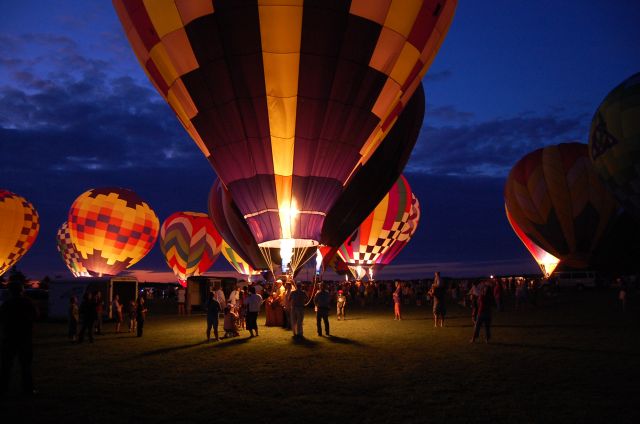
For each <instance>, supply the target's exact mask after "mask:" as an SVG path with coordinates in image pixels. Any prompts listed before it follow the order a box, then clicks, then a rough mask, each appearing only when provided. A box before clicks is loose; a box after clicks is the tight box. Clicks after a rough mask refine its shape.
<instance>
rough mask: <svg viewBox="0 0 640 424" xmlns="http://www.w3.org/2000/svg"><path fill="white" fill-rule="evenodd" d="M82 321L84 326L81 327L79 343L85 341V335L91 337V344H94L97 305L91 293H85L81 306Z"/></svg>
mask: <svg viewBox="0 0 640 424" xmlns="http://www.w3.org/2000/svg"><path fill="white" fill-rule="evenodd" d="M80 319H81V320H82V324H81V326H80V334H79V335H78V343H82V342H83V341H84V333H85V332H86V333H87V334H88V335H89V343H93V327H94V326H95V323H96V304H95V302H94V301H93V294H91V292H89V291H88V292H85V294H84V297H83V299H82V303H81V304H80Z"/></svg>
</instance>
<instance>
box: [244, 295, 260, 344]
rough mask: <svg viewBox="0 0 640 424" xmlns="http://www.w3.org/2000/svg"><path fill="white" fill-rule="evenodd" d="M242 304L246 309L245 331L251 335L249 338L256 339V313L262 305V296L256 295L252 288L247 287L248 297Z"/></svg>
mask: <svg viewBox="0 0 640 424" xmlns="http://www.w3.org/2000/svg"><path fill="white" fill-rule="evenodd" d="M244 304H245V306H246V308H247V330H249V333H250V334H251V336H250V337H258V313H259V312H260V305H262V296H260V295H257V294H256V288H255V287H254V286H250V287H249V296H247V297H246V298H245V300H244ZM254 331H255V332H256V334H255V335H254V334H253V332H254Z"/></svg>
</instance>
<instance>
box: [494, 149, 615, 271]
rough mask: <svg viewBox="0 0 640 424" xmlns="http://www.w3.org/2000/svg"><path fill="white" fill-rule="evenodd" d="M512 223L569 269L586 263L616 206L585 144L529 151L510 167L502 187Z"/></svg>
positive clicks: (586, 264) (582, 266)
mask: <svg viewBox="0 0 640 424" xmlns="http://www.w3.org/2000/svg"><path fill="white" fill-rule="evenodd" d="M504 198H505V205H506V208H507V209H508V211H509V214H510V215H511V218H512V221H513V222H514V223H515V224H517V226H518V227H519V228H520V229H521V230H522V232H523V233H524V234H525V235H526V237H527V238H529V239H530V240H532V241H533V242H534V243H535V244H536V245H538V246H539V247H540V248H542V249H543V250H544V251H546V252H548V253H549V254H551V255H553V256H555V257H556V258H558V259H560V260H561V261H562V262H563V263H564V264H565V265H567V266H569V267H577V268H584V267H587V266H588V265H589V263H590V261H591V259H592V256H593V252H594V251H595V250H596V249H597V247H598V243H599V242H600V240H601V239H602V236H603V234H604V233H605V231H606V230H607V228H608V226H609V224H610V222H611V220H612V218H613V217H614V215H615V213H616V210H617V204H616V201H615V199H614V198H613V196H612V195H611V193H610V192H609V190H607V188H606V187H605V186H604V184H603V183H602V182H601V181H600V178H599V177H598V175H597V174H596V171H595V168H594V167H593V165H592V164H591V161H590V160H589V152H588V148H587V145H586V144H580V143H564V144H559V145H554V146H548V147H545V148H542V149H538V150H535V151H533V152H531V153H529V154H527V155H526V156H524V157H523V158H522V159H520V160H519V161H518V162H517V163H516V164H515V166H514V167H513V168H512V169H511V172H510V173H509V176H508V178H507V183H506V186H505V191H504Z"/></svg>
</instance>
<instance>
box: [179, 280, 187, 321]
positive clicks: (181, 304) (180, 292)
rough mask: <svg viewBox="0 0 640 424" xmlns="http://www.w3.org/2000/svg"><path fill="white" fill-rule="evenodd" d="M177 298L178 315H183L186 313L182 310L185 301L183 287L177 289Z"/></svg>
mask: <svg viewBox="0 0 640 424" xmlns="http://www.w3.org/2000/svg"><path fill="white" fill-rule="evenodd" d="M177 297H178V315H185V313H186V312H185V309H184V304H185V301H186V299H187V292H186V290H185V289H184V287H182V286H179V287H178V292H177Z"/></svg>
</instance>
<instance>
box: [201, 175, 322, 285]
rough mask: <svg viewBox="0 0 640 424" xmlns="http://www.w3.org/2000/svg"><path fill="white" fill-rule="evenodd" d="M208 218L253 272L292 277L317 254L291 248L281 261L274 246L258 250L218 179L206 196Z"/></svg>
mask: <svg viewBox="0 0 640 424" xmlns="http://www.w3.org/2000/svg"><path fill="white" fill-rule="evenodd" d="M209 217H210V218H211V220H212V221H213V224H214V225H215V226H216V228H217V229H218V232H220V234H221V235H222V238H223V239H224V240H225V241H226V242H227V243H228V244H229V246H230V247H231V248H232V249H233V251H234V252H235V253H236V255H238V256H239V257H240V258H242V259H243V261H245V262H247V264H249V265H250V266H251V268H252V269H254V270H263V271H264V270H269V271H271V272H272V273H273V275H279V274H280V273H285V272H289V273H292V274H295V273H296V272H297V271H298V269H300V267H302V266H303V265H304V264H305V263H306V262H307V261H308V260H309V259H311V258H312V257H313V256H314V255H315V253H316V247H314V246H294V247H292V248H291V250H290V251H289V253H290V256H288V257H286V258H285V259H283V258H282V256H281V254H280V250H279V249H277V248H274V247H267V246H265V247H260V246H258V243H257V242H256V240H255V239H254V238H253V235H252V234H251V230H250V229H249V226H248V225H247V222H246V221H245V220H244V218H243V217H242V214H241V213H240V211H239V210H238V207H237V206H236V205H235V202H234V201H233V199H232V198H231V195H230V194H229V191H228V190H227V189H226V188H225V187H224V186H223V185H222V183H221V181H220V180H219V179H217V180H216V181H215V182H214V183H213V186H212V187H211V192H210V193H209Z"/></svg>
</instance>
